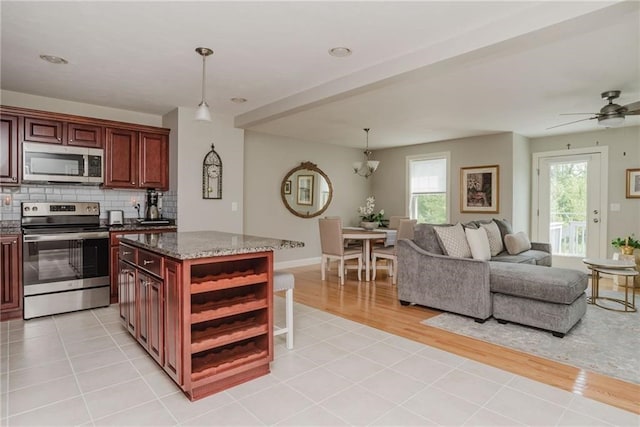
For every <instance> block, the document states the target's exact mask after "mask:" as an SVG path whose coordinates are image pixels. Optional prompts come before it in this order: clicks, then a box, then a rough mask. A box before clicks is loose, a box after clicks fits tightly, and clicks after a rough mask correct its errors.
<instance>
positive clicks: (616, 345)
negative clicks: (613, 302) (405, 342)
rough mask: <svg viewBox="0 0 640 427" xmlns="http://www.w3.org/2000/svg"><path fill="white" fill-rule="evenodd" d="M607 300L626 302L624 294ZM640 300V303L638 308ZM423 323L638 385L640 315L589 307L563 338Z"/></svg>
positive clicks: (447, 319)
mask: <svg viewBox="0 0 640 427" xmlns="http://www.w3.org/2000/svg"><path fill="white" fill-rule="evenodd" d="M607 296H615V297H618V298H620V297H621V296H622V299H624V295H623V294H617V293H614V292H607ZM637 305H638V299H637V298H636V306H637ZM421 323H423V324H425V325H428V326H433V327H436V328H440V329H444V330H447V331H450V332H453V333H456V334H459V335H465V336H468V337H471V338H476V339H479V340H482V341H486V342H489V343H492V344H497V345H501V346H504V347H509V348H512V349H516V350H521V351H523V352H525V353H529V354H533V355H536V356H540V357H544V358H547V359H552V360H556V361H558V362H561V363H564V364H567V365H571V366H575V367H577V368H582V369H585V370H588V371H592V372H597V373H600V374H604V375H607V376H610V377H614V378H618V379H621V380H624V381H627V382H632V383H635V384H640V363H639V362H640V314H639V313H637V312H636V313H619V312H615V311H610V310H605V309H603V308H601V307H597V306H593V305H590V304H589V305H587V313H586V314H585V316H584V317H583V318H582V320H581V321H580V322H578V324H577V325H576V326H575V327H574V328H573V329H572V330H571V331H569V333H568V334H567V335H565V337H564V338H557V337H554V336H553V335H551V333H550V332H545V331H541V330H538V329H534V328H528V327H525V326H521V325H515V324H512V323H507V324H504V325H501V324H499V323H498V322H497V321H496V320H495V319H493V318H490V319H489V320H487V321H486V322H485V323H476V322H475V321H474V320H473V319H471V318H468V317H464V316H459V315H457V314H452V313H442V314H439V315H438V316H436V317H432V318H430V319H427V320H423V321H422V322H421Z"/></svg>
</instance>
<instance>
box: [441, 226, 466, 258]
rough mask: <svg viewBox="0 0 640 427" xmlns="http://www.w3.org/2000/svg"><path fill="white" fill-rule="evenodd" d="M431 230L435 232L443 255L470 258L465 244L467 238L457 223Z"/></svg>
mask: <svg viewBox="0 0 640 427" xmlns="http://www.w3.org/2000/svg"><path fill="white" fill-rule="evenodd" d="M433 229H434V230H435V231H436V235H437V236H438V240H439V241H440V244H441V245H442V251H443V252H444V253H445V255H449V256H452V257H457V258H471V249H470V248H469V244H468V243H467V236H466V235H465V233H464V229H463V228H462V224H460V223H457V224H456V225H452V226H450V227H437V226H434V227H433Z"/></svg>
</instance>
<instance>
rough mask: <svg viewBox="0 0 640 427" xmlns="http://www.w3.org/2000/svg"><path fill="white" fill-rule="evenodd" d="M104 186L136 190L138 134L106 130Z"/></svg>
mask: <svg viewBox="0 0 640 427" xmlns="http://www.w3.org/2000/svg"><path fill="white" fill-rule="evenodd" d="M104 172H105V174H104V186H105V187H111V188H138V132H135V131H132V130H125V129H113V128H107V129H106V132H105V171H104Z"/></svg>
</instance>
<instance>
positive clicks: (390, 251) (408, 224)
mask: <svg viewBox="0 0 640 427" xmlns="http://www.w3.org/2000/svg"><path fill="white" fill-rule="evenodd" d="M417 222H418V220H415V219H401V220H400V221H399V222H398V236H397V238H396V244H395V245H393V246H387V247H374V248H373V249H372V251H371V265H372V268H373V274H372V276H371V280H376V271H377V269H378V263H377V261H378V258H384V259H386V260H387V266H386V268H387V271H388V272H389V276H391V277H392V278H393V281H392V283H393V284H394V285H395V284H396V279H397V277H398V274H397V272H398V250H397V248H398V241H399V240H400V239H413V229H414V227H415V226H416V223H417Z"/></svg>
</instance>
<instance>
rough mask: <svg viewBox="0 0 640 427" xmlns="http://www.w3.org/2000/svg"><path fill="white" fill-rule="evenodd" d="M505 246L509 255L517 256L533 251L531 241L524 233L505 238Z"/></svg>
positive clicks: (508, 235) (509, 235)
mask: <svg viewBox="0 0 640 427" xmlns="http://www.w3.org/2000/svg"><path fill="white" fill-rule="evenodd" d="M504 245H505V246H506V247H507V252H509V255H517V254H519V253H521V252H524V251H528V250H529V249H531V241H529V237H527V233H525V232H524V231H520V232H518V233H515V234H507V235H506V236H504Z"/></svg>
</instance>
